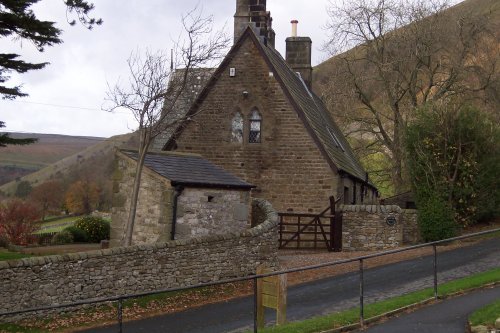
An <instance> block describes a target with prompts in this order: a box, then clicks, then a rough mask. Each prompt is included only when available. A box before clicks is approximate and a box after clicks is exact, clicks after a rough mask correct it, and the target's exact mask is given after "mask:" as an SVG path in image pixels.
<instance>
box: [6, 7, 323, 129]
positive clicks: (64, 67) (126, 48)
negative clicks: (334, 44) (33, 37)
mask: <svg viewBox="0 0 500 333" xmlns="http://www.w3.org/2000/svg"><path fill="white" fill-rule="evenodd" d="M91 2H94V3H95V5H96V8H95V10H94V12H93V14H94V15H93V16H96V17H100V18H102V19H103V20H104V24H103V25H102V26H99V27H96V28H95V29H94V30H92V31H88V30H86V29H85V28H84V27H83V26H81V25H78V24H77V25H76V26H73V27H71V26H69V25H68V24H67V21H66V8H65V6H64V5H63V2H62V0H42V1H40V2H39V4H37V5H36V6H35V7H33V8H34V10H35V13H36V15H37V17H38V18H39V19H43V20H48V21H55V22H57V26H58V27H59V28H60V29H63V30H64V32H63V35H62V39H63V40H64V43H63V44H60V45H56V46H54V47H50V48H46V50H45V52H43V53H39V52H37V51H36V49H35V48H34V46H33V45H32V44H31V43H29V42H26V41H24V42H22V41H19V40H18V41H13V40H9V39H5V38H2V39H0V49H2V52H15V53H19V54H21V55H22V56H23V58H24V59H25V60H28V61H33V62H50V63H51V64H50V65H49V66H47V67H46V68H45V69H42V70H39V71H32V72H29V73H27V74H24V75H19V76H18V75H13V76H12V80H10V81H9V84H14V83H23V90H24V92H26V93H28V94H29V97H25V98H18V99H16V100H15V101H5V100H0V110H1V112H0V120H2V121H5V122H6V125H7V127H6V128H5V129H3V130H6V131H9V132H30V133H53V134H68V135H79V136H101V137H109V136H112V135H116V134H124V133H128V132H131V131H132V130H134V129H135V128H136V127H137V125H136V123H135V120H134V119H133V117H132V116H131V115H130V114H129V113H128V112H126V111H118V112H115V113H108V112H105V111H102V110H101V107H102V105H103V103H104V99H105V95H106V91H107V82H109V83H110V84H114V83H116V82H117V80H118V79H119V78H120V77H121V78H122V79H126V78H127V68H126V60H127V58H128V57H129V55H130V52H131V51H133V50H136V49H146V48H149V49H151V50H159V49H163V50H170V49H171V47H172V40H174V39H176V38H177V36H178V35H179V33H180V17H181V15H182V14H183V13H186V12H187V11H189V10H190V9H192V8H194V7H195V6H196V5H197V4H198V3H199V4H201V6H202V8H203V13H204V14H207V15H208V14H213V15H214V19H215V22H216V25H217V26H223V25H224V24H227V30H228V33H230V34H231V36H232V26H233V15H234V13H235V8H236V0H209V1H208V0H205V1H202V0H182V1H178V0H175V1H174V0H142V1H139V0H127V1H124V0H101V1H96V0H94V1H91ZM267 3H268V4H267V7H268V10H270V11H271V13H272V16H273V19H274V20H273V28H274V30H275V31H276V44H277V45H276V46H277V48H278V50H279V51H280V52H281V53H282V54H283V53H284V44H285V38H286V37H288V36H289V35H290V32H291V25H290V21H291V20H292V19H298V20H299V35H300V36H309V37H311V38H312V40H313V64H317V63H319V62H321V61H323V60H325V59H326V58H327V55H326V54H324V53H323V52H321V50H320V49H321V45H322V43H323V42H324V41H325V39H326V33H325V31H324V30H323V27H324V25H325V24H326V22H327V20H328V17H327V14H326V6H327V4H328V0H310V1H303V0H302V1H300V0H268V1H267Z"/></svg>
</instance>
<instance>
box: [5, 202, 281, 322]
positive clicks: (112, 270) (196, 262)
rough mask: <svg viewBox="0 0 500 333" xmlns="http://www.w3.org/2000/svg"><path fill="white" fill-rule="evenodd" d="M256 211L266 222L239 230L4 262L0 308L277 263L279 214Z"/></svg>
mask: <svg viewBox="0 0 500 333" xmlns="http://www.w3.org/2000/svg"><path fill="white" fill-rule="evenodd" d="M255 209H257V210H259V214H258V216H265V217H266V218H265V221H264V222H263V223H261V224H260V225H258V226H257V227H255V228H252V229H248V230H246V231H244V232H242V233H240V234H232V235H224V236H222V235H219V236H207V237H197V238H193V239H189V240H177V241H170V242H165V243H157V244H154V245H137V246H131V247H119V248H112V249H106V250H100V251H92V252H86V253H75V254H67V255H63V256H49V257H35V258H28V259H22V260H16V261H8V262H5V261H3V262H0V312H5V311H15V310H21V309H26V308H33V307H42V306H49V305H53V304H64V303H68V302H75V301H81V300H86V299H89V298H98V297H108V296H119V295H124V294H133V293H140V292H148V291H154V290H159V289H165V288H173V287H182V286H191V285H196V284H199V283H203V282H211V281H219V280H222V279H228V278H233V277H242V276H247V275H250V274H254V273H255V272H256V267H257V266H258V265H260V264H262V263H267V264H268V265H270V266H271V267H277V265H278V257H277V250H278V233H277V225H278V217H277V214H276V212H275V211H274V210H273V209H272V207H271V206H270V205H269V204H268V203H266V202H265V201H259V202H258V203H257V204H256V206H255ZM262 212H263V213H262ZM29 316H32V314H28V317H29Z"/></svg>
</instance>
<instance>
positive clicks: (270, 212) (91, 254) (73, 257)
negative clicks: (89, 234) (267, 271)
mask: <svg viewBox="0 0 500 333" xmlns="http://www.w3.org/2000/svg"><path fill="white" fill-rule="evenodd" d="M253 200H254V201H255V202H256V203H257V206H258V207H259V208H261V209H262V210H263V211H264V212H265V215H266V220H265V221H264V222H263V223H261V224H259V225H258V226H256V227H254V228H251V229H248V230H245V231H243V232H241V233H229V234H226V235H210V236H199V237H193V238H189V239H180V240H173V241H167V242H162V243H155V244H141V245H133V246H128V247H115V248H110V249H104V250H93V251H87V252H78V253H71V254H63V255H51V256H44V257H34V258H23V259H17V260H8V261H0V269H9V268H23V267H34V266H43V265H46V264H50V263H54V264H55V263H59V262H70V261H78V260H83V259H92V258H99V257H107V256H112V255H116V254H125V253H134V252H138V251H139V252H147V251H153V250H157V249H163V248H175V247H177V246H186V245H194V244H202V243H216V242H220V241H224V240H232V239H234V240H238V239H240V238H247V237H256V236H259V235H262V234H264V233H265V232H267V231H269V230H272V229H273V228H275V227H276V226H277V225H278V214H277V213H276V211H275V210H274V209H273V208H272V206H271V204H270V203H269V202H267V201H266V200H262V199H253Z"/></svg>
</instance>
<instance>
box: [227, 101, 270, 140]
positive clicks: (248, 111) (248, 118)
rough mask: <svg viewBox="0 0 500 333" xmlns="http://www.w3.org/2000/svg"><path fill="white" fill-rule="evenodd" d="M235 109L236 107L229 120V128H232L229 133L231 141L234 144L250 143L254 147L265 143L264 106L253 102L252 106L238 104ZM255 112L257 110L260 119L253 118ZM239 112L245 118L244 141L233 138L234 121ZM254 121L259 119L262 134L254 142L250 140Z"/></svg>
mask: <svg viewBox="0 0 500 333" xmlns="http://www.w3.org/2000/svg"><path fill="white" fill-rule="evenodd" d="M233 109H234V111H233V113H232V114H231V117H230V119H229V120H230V121H229V128H230V130H229V134H230V139H229V142H230V143H231V144H233V145H241V144H244V145H249V146H252V147H258V146H260V144H261V143H263V141H264V136H263V132H264V128H263V122H264V121H263V118H264V117H263V115H262V112H261V110H262V108H261V107H259V106H257V105H256V104H252V106H251V107H248V106H244V107H243V106H237V107H235V108H233ZM254 112H257V114H258V116H259V117H260V119H252V115H253V114H254ZM238 114H239V115H240V116H241V118H242V119H243V142H240V141H237V140H234V139H233V137H234V127H233V123H234V120H235V119H236V118H237V116H238ZM252 121H258V122H259V125H260V126H259V127H260V136H259V141H257V142H252V141H251V140H250V130H251V126H252Z"/></svg>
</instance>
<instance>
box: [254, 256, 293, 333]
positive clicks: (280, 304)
mask: <svg viewBox="0 0 500 333" xmlns="http://www.w3.org/2000/svg"><path fill="white" fill-rule="evenodd" d="M271 272H272V271H271V270H270V269H268V268H266V267H265V266H263V265H261V266H259V267H257V275H260V274H266V273H271ZM286 294H287V278H286V275H285V274H282V275H277V276H268V277H265V278H261V279H257V327H258V328H259V329H262V328H264V325H265V318H264V308H265V307H267V308H271V309H275V310H276V324H277V325H283V324H284V323H285V322H286Z"/></svg>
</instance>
